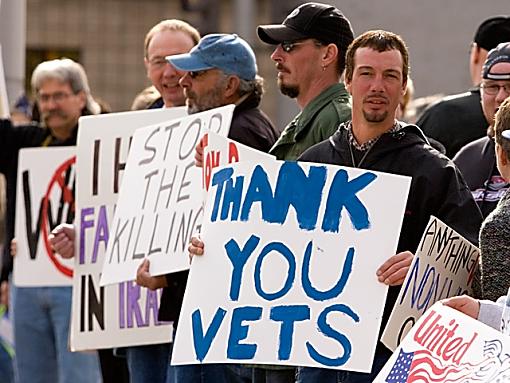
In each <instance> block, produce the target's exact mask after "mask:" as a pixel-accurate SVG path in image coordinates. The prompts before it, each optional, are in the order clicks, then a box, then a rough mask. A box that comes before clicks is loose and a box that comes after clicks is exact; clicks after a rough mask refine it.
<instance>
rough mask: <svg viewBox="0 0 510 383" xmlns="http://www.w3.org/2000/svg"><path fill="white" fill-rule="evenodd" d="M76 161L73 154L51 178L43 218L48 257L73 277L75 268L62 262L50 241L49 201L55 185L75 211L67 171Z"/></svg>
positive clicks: (44, 201)
mask: <svg viewBox="0 0 510 383" xmlns="http://www.w3.org/2000/svg"><path fill="white" fill-rule="evenodd" d="M75 163H76V156H73V157H71V158H70V159H68V160H67V161H65V162H64V163H63V164H62V165H60V166H59V167H58V169H57V170H56V171H55V173H54V174H53V177H52V178H51V180H50V183H49V184H48V189H47V190H46V194H45V195H44V197H43V203H42V218H41V230H42V237H43V243H44V247H45V248H46V253H47V254H48V257H50V260H51V262H52V263H53V264H54V265H55V267H56V268H57V270H58V271H60V272H61V273H62V274H64V275H66V276H68V277H71V278H72V276H73V270H72V269H70V268H69V267H67V266H66V265H64V264H62V263H61V262H60V260H59V259H58V258H57V257H56V256H55V253H54V252H53V249H52V248H51V244H50V242H49V241H48V235H49V232H50V227H49V226H50V223H49V222H48V201H49V199H50V195H51V191H52V190H53V188H54V187H56V188H59V189H60V190H61V191H62V200H63V202H64V203H65V204H68V205H69V209H71V211H72V212H74V192H73V190H72V189H70V188H69V185H68V184H67V183H66V173H67V172H68V171H69V170H70V168H71V167H72V166H73V165H74V164H75ZM68 223H70V222H68Z"/></svg>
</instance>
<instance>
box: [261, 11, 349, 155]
mask: <svg viewBox="0 0 510 383" xmlns="http://www.w3.org/2000/svg"><path fill="white" fill-rule="evenodd" d="M257 33H258V36H259V38H260V39H261V40H262V41H263V42H265V43H267V44H271V45H275V46H276V48H275V50H274V52H273V54H272V55H271V58H272V59H273V61H274V62H275V63H276V70H277V71H278V86H279V88H280V91H281V92H282V93H283V94H284V95H286V96H289V97H291V98H295V99H296V102H297V104H298V106H299V108H300V110H301V112H300V113H299V114H298V115H297V116H296V117H295V118H294V119H293V120H292V121H291V122H290V123H289V124H288V125H287V127H286V128H285V130H284V131H283V133H282V135H281V136H280V138H279V140H278V141H277V142H276V144H275V145H274V146H273V148H272V149H271V152H270V153H271V154H274V155H276V156H277V158H278V159H282V160H295V159H296V158H297V157H299V155H300V154H301V153H303V152H304V151H305V150H306V149H307V148H309V147H310V146H312V145H314V144H316V143H318V142H320V141H323V140H325V139H327V138H328V137H330V136H331V135H332V134H333V133H334V132H335V131H336V129H337V128H338V126H339V125H340V124H341V123H342V122H345V121H347V120H349V119H350V117H351V105H350V98H349V95H348V93H347V91H346V90H345V86H344V84H343V83H341V82H340V80H341V78H342V74H343V71H344V68H345V52H346V50H347V47H348V46H349V44H350V43H351V42H352V40H353V38H354V36H353V35H354V34H353V31H352V28H351V24H350V22H349V20H347V18H345V16H344V15H343V14H342V12H340V11H339V10H338V9H337V8H335V7H334V6H331V5H327V4H320V3H306V4H302V5H300V6H298V7H297V8H296V9H294V10H293V11H292V12H291V13H290V14H289V15H288V16H287V17H286V18H285V20H284V21H283V23H282V24H275V25H261V26H259V27H258V28H257Z"/></svg>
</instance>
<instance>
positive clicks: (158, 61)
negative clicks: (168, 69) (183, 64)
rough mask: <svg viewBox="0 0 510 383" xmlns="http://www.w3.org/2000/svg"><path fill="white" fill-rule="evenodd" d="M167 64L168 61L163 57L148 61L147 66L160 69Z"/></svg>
mask: <svg viewBox="0 0 510 383" xmlns="http://www.w3.org/2000/svg"><path fill="white" fill-rule="evenodd" d="M166 64H168V61H167V60H166V58H164V57H160V56H156V57H153V58H151V59H150V60H149V65H150V66H151V67H154V68H161V67H164V66H165V65H166Z"/></svg>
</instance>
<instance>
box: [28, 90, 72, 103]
mask: <svg viewBox="0 0 510 383" xmlns="http://www.w3.org/2000/svg"><path fill="white" fill-rule="evenodd" d="M72 95H73V93H65V92H55V93H52V94H47V93H38V94H37V101H39V102H40V103H47V102H49V101H50V100H53V102H56V103H60V102H63V101H64V100H66V99H67V98H68V97H70V96H72Z"/></svg>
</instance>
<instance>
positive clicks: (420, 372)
mask: <svg viewBox="0 0 510 383" xmlns="http://www.w3.org/2000/svg"><path fill="white" fill-rule="evenodd" d="M473 367H474V366H473V365H471V364H462V365H459V366H453V365H448V366H445V367H443V365H442V363H441V361H440V360H439V359H438V358H437V357H436V356H435V355H433V354H432V353H430V351H428V350H418V351H414V352H405V351H403V350H402V349H401V350H400V352H399V355H398V357H397V360H396V362H395V364H394V365H393V367H392V368H391V371H390V373H389V374H388V377H387V378H386V382H387V383H412V382H438V383H439V382H445V381H447V382H451V383H453V382H460V381H463V380H465V379H466V378H467V377H469V376H470V375H471V374H472V373H473Z"/></svg>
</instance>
